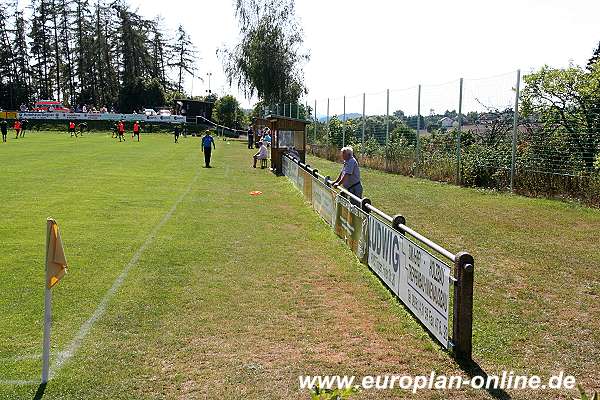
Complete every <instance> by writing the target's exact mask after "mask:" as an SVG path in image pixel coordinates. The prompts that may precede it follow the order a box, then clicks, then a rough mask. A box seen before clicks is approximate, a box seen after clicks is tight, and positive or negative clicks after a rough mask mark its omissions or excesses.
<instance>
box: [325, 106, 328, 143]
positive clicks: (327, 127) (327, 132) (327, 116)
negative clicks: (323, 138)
mask: <svg viewBox="0 0 600 400" xmlns="http://www.w3.org/2000/svg"><path fill="white" fill-rule="evenodd" d="M325 121H326V124H327V137H329V97H328V98H327V118H326V120H325Z"/></svg>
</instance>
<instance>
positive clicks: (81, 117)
mask: <svg viewBox="0 0 600 400" xmlns="http://www.w3.org/2000/svg"><path fill="white" fill-rule="evenodd" d="M18 114H19V118H23V119H33V120H35V119H38V120H39V119H53V120H64V121H68V120H75V121H119V120H124V121H129V122H133V121H140V122H163V123H172V124H174V123H183V122H185V116H183V115H145V114H115V113H67V112H19V113H18Z"/></svg>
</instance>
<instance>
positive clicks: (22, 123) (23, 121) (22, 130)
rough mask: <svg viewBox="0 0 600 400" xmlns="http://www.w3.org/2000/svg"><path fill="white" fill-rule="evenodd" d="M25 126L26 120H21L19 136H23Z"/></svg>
mask: <svg viewBox="0 0 600 400" xmlns="http://www.w3.org/2000/svg"><path fill="white" fill-rule="evenodd" d="M26 128H27V120H26V119H22V120H21V137H25V129H26Z"/></svg>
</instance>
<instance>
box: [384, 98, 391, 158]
mask: <svg viewBox="0 0 600 400" xmlns="http://www.w3.org/2000/svg"><path fill="white" fill-rule="evenodd" d="M385 104H386V105H385V159H384V165H385V166H384V168H385V170H387V163H388V146H389V141H390V89H387V90H386V98H385Z"/></svg>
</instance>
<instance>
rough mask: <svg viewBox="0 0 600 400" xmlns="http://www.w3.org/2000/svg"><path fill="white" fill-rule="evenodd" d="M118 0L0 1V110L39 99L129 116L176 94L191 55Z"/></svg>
mask: <svg viewBox="0 0 600 400" xmlns="http://www.w3.org/2000/svg"><path fill="white" fill-rule="evenodd" d="M163 25H164V23H163V21H162V20H161V18H160V17H156V18H154V19H147V18H144V17H142V16H141V15H139V14H138V13H137V11H136V10H132V9H131V7H130V6H129V5H128V4H127V3H126V2H125V1H123V0H116V1H114V2H103V1H98V2H96V3H94V4H91V2H90V1H89V0H31V2H30V3H29V5H28V6H27V7H26V8H22V7H20V6H19V3H18V2H17V1H16V0H0V108H3V109H17V108H18V107H19V106H20V105H21V104H29V103H31V102H34V101H36V100H39V99H54V100H58V101H62V102H63V103H64V104H65V105H69V106H71V107H75V106H76V105H81V104H88V105H96V106H98V107H102V106H106V107H107V108H109V109H110V108H114V109H117V110H119V111H121V112H131V111H132V110H136V109H139V108H141V107H144V106H160V105H164V104H165V103H166V102H168V101H169V100H170V99H172V98H174V97H176V96H180V95H181V93H182V92H183V82H184V78H185V74H186V73H193V71H194V63H195V60H196V50H195V47H194V45H193V43H192V41H191V38H190V36H189V34H188V33H187V32H186V31H185V29H184V28H183V26H181V25H180V26H179V27H178V28H177V30H176V31H175V32H173V33H171V34H170V33H168V32H166V30H165V28H164V26H163Z"/></svg>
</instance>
